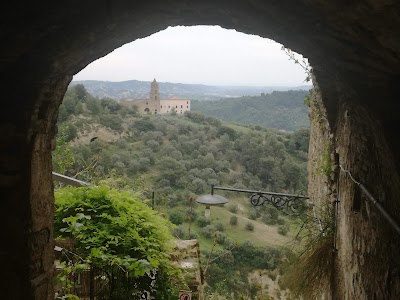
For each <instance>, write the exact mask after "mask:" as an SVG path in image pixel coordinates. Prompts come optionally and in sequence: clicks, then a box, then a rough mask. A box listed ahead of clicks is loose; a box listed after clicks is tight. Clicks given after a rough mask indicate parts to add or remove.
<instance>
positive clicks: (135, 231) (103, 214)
mask: <svg viewBox="0 0 400 300" xmlns="http://www.w3.org/2000/svg"><path fill="white" fill-rule="evenodd" d="M55 200H56V202H55V205H56V210H55V222H54V232H55V236H56V237H57V238H58V239H67V240H71V241H73V249H72V250H73V252H74V253H76V254H77V255H78V256H79V257H81V258H82V259H83V260H84V262H86V263H90V265H92V266H96V267H98V268H106V267H115V268H117V269H120V270H123V271H124V272H126V273H127V274H129V276H132V277H135V278H137V281H138V282H139V283H140V282H142V283H143V286H142V287H141V288H142V289H143V290H144V289H145V288H146V282H147V281H146V280H145V279H144V278H146V275H147V276H150V274H151V272H152V271H153V270H154V269H157V270H160V272H162V273H164V274H167V276H166V279H165V281H164V282H161V281H159V282H158V284H160V285H162V286H164V288H165V287H166V286H169V285H170V284H171V282H172V281H171V280H172V278H173V277H174V276H176V275H178V274H179V271H178V270H177V269H176V268H175V267H174V266H173V263H172V262H171V260H170V258H169V256H168V254H167V253H168V252H170V251H171V249H172V244H171V241H172V235H171V233H170V229H171V227H172V224H171V223H169V222H168V221H167V220H165V219H164V218H162V217H161V216H160V215H158V214H157V213H156V212H155V211H153V210H152V209H150V208H149V207H148V206H147V205H146V204H145V203H143V202H142V201H141V200H140V198H139V196H138V195H135V194H132V193H128V192H124V191H119V190H116V189H110V188H109V187H107V186H99V187H81V188H72V187H66V188H61V189H59V190H57V191H56V192H55Z"/></svg>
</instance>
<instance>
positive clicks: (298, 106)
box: [191, 90, 310, 131]
mask: <svg viewBox="0 0 400 300" xmlns="http://www.w3.org/2000/svg"><path fill="white" fill-rule="evenodd" d="M308 93H309V92H308V91H304V90H299V91H293V90H291V91H274V92H272V93H270V94H265V93H262V94H261V96H243V97H239V98H226V99H221V100H220V101H192V102H191V110H192V111H196V112H201V113H204V114H205V115H207V116H213V117H216V118H218V119H221V120H223V121H228V122H236V123H240V124H252V125H259V126H262V127H267V128H275V129H281V130H286V131H295V130H298V129H300V128H309V127H310V121H309V117H308V106H307V105H305V104H304V102H305V99H306V97H307V96H308Z"/></svg>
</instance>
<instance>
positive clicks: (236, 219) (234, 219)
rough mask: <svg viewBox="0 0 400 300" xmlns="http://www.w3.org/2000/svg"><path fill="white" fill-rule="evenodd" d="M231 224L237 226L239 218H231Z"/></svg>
mask: <svg viewBox="0 0 400 300" xmlns="http://www.w3.org/2000/svg"><path fill="white" fill-rule="evenodd" d="M229 224H231V225H237V224H238V217H237V216H231V218H230V219H229Z"/></svg>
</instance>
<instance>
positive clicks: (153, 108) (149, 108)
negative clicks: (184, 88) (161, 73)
mask: <svg viewBox="0 0 400 300" xmlns="http://www.w3.org/2000/svg"><path fill="white" fill-rule="evenodd" d="M120 104H121V105H123V106H125V107H131V106H133V105H136V106H137V107H138V109H139V112H140V113H141V114H146V113H147V114H168V113H172V112H174V111H175V112H176V113H177V114H183V113H184V112H185V111H190V99H186V98H170V99H161V98H160V89H159V87H158V82H157V81H156V80H155V79H154V80H153V82H152V83H151V87H150V98H149V99H128V100H122V101H121V102H120Z"/></svg>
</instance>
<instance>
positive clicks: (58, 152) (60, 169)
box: [52, 125, 75, 174]
mask: <svg viewBox="0 0 400 300" xmlns="http://www.w3.org/2000/svg"><path fill="white" fill-rule="evenodd" d="M74 132H75V131H74V130H73V129H71V126H68V125H65V126H61V127H59V129H58V134H57V137H56V149H55V150H54V151H53V152H52V160H53V171H54V172H56V173H60V174H66V173H68V171H69V170H70V168H71V167H72V165H73V164H74V162H75V157H74V155H73V153H72V150H71V148H70V147H69V145H68V141H70V140H71V139H73V137H74Z"/></svg>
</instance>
